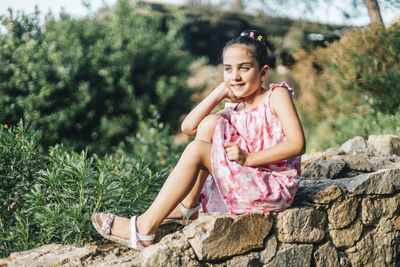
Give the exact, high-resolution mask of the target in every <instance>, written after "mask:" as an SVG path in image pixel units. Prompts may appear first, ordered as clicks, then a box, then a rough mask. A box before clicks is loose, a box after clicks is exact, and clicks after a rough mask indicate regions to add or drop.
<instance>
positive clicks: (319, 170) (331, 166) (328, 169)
mask: <svg viewBox="0 0 400 267" xmlns="http://www.w3.org/2000/svg"><path fill="white" fill-rule="evenodd" d="M345 166H346V163H345V162H344V161H343V160H342V159H330V160H318V161H314V162H312V163H310V164H309V165H308V166H307V167H306V168H305V169H304V171H303V173H302V175H303V176H305V177H309V178H318V177H325V178H329V179H336V178H338V177H339V176H340V174H341V173H342V172H343V170H344V167H345Z"/></svg>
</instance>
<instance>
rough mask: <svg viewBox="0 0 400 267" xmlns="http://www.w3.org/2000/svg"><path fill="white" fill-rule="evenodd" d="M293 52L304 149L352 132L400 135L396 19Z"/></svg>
mask: <svg viewBox="0 0 400 267" xmlns="http://www.w3.org/2000/svg"><path fill="white" fill-rule="evenodd" d="M295 57H296V59H297V63H296V65H295V66H294V70H293V72H294V74H295V75H296V78H297V81H298V82H299V83H300V85H301V92H300V96H299V98H298V99H297V103H298V107H299V111H300V112H301V118H302V121H303V124H304V126H305V132H306V136H307V142H308V149H318V150H319V149H325V148H327V147H330V146H338V145H340V144H341V143H343V142H344V141H346V140H348V139H349V138H352V137H354V136H357V135H360V136H364V137H367V136H368V135H371V134H381V133H391V134H397V135H400V130H399V128H398V125H400V117H399V116H398V114H399V113H398V112H399V107H400V102H399V101H398V99H400V90H399V86H400V25H394V26H392V27H390V28H388V29H384V28H382V27H370V28H367V29H364V30H363V31H352V32H349V33H347V34H345V35H344V36H343V37H342V38H341V40H340V41H338V42H336V43H333V44H331V45H329V46H328V47H326V48H318V49H315V50H314V51H312V52H310V53H308V52H305V51H298V52H297V54H295ZM304 77H307V79H304Z"/></svg>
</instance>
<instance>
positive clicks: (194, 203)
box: [182, 201, 200, 209]
mask: <svg viewBox="0 0 400 267" xmlns="http://www.w3.org/2000/svg"><path fill="white" fill-rule="evenodd" d="M199 204H200V203H199V202H198V201H190V202H189V201H182V205H183V206H184V207H185V208H187V209H193V208H194V207H197V206H198V205H199Z"/></svg>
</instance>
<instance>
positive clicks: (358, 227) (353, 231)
mask: <svg viewBox="0 0 400 267" xmlns="http://www.w3.org/2000/svg"><path fill="white" fill-rule="evenodd" d="M362 231H363V225H362V223H361V222H360V221H358V220H357V221H356V222H355V223H354V224H352V225H351V226H349V227H347V228H344V229H340V230H335V229H331V230H329V235H330V236H331V239H332V242H333V244H335V247H337V248H338V249H344V248H349V247H351V246H353V245H354V244H355V243H356V242H357V241H358V240H359V239H360V236H361V234H362Z"/></svg>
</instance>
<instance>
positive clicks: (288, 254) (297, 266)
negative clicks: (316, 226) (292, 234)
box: [264, 244, 313, 267]
mask: <svg viewBox="0 0 400 267" xmlns="http://www.w3.org/2000/svg"><path fill="white" fill-rule="evenodd" d="M312 250H313V245H305V244H297V245H292V244H282V246H281V247H280V248H279V250H278V252H277V253H276V256H275V257H274V259H273V260H272V261H271V262H270V263H268V264H266V265H264V266H266V267H276V266H290V267H304V266H310V264H311V256H312Z"/></svg>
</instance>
